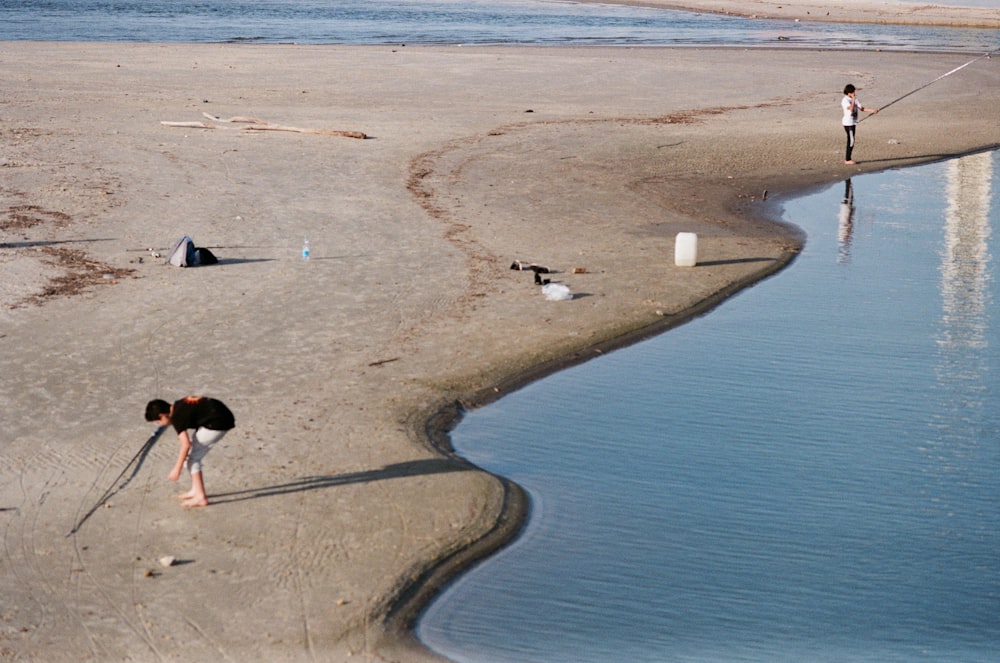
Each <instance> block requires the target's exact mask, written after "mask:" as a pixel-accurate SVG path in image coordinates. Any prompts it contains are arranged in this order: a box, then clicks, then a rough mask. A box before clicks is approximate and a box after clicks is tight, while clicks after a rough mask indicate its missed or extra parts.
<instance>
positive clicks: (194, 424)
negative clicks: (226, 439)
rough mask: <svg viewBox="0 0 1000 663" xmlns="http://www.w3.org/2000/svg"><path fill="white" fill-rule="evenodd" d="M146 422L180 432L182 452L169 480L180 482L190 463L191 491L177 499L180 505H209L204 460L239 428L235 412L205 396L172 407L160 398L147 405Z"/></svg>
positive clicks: (189, 398) (186, 398)
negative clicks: (229, 434) (203, 472)
mask: <svg viewBox="0 0 1000 663" xmlns="http://www.w3.org/2000/svg"><path fill="white" fill-rule="evenodd" d="M146 421H155V422H156V423H157V424H159V425H160V426H168V425H172V426H173V427H174V430H176V431H177V440H178V441H179V442H180V445H181V446H180V452H179V453H178V455H177V462H176V463H175V464H174V469H172V470H171V471H170V474H169V475H167V478H168V479H170V480H171V481H177V480H178V479H179V478H180V477H181V471H182V470H183V469H184V464H185V462H186V463H187V468H188V473H189V474H190V475H191V490H189V491H188V492H186V493H181V494H180V495H179V496H178V497H180V499H181V506H186V507H198V506H208V496H207V495H205V482H204V480H203V478H202V476H201V459H202V458H204V457H205V454H207V453H208V451H209V449H211V448H212V445H214V444H215V443H216V442H218V441H219V440H221V439H222V438H223V436H225V434H226V433H227V432H228V431H230V430H232V429H233V428H235V427H236V420H235V419H234V417H233V413H232V412H230V411H229V408H228V407H226V405H225V403H223V402H222V401H219V400H216V399H214V398H207V397H204V396H187V397H185V398H182V399H180V400H179V401H176V402H175V403H174V404H173V405H171V404H170V403H168V402H166V401H164V400H161V399H159V398H157V399H155V400H151V401H149V403H147V404H146ZM189 431H191V432H190V433H189Z"/></svg>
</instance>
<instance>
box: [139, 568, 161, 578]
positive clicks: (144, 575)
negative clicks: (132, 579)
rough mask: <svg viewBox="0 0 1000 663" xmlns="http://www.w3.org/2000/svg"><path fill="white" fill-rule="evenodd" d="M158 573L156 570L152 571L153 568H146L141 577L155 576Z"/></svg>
mask: <svg viewBox="0 0 1000 663" xmlns="http://www.w3.org/2000/svg"><path fill="white" fill-rule="evenodd" d="M158 575H160V574H159V573H157V572H156V571H154V570H153V569H146V570H145V571H143V573H142V577H143V578H155V577H156V576H158Z"/></svg>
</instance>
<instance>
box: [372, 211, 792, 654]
mask: <svg viewBox="0 0 1000 663" xmlns="http://www.w3.org/2000/svg"><path fill="white" fill-rule="evenodd" d="M776 223H780V222H776ZM781 225H784V224H781ZM799 248H801V247H799ZM798 254H799V251H798V250H797V251H794V252H792V251H790V252H788V253H786V254H785V255H784V256H782V258H781V259H779V260H776V261H775V262H774V263H772V264H771V265H770V266H769V267H768V268H766V269H763V270H761V271H760V272H758V273H756V274H752V275H748V276H747V277H746V278H744V279H742V280H740V281H738V282H734V283H732V284H730V285H729V286H727V287H725V288H723V289H721V290H719V291H717V292H715V293H713V294H712V295H710V296H708V297H706V298H705V299H703V300H701V301H700V302H698V303H696V304H695V305H694V306H692V307H690V308H689V309H686V310H684V311H682V312H679V313H676V314H673V315H670V316H666V317H664V318H663V319H662V320H661V321H658V322H655V323H652V324H650V325H648V326H645V327H642V328H639V329H636V330H634V331H631V332H629V333H626V334H623V335H622V336H618V337H615V338H612V339H609V340H606V341H602V342H601V343H597V344H594V345H592V346H589V347H587V348H583V349H581V350H577V351H574V352H573V353H571V354H569V355H564V356H561V357H558V358H555V359H552V360H549V361H547V362H544V363H541V364H537V365H534V366H531V367H528V368H526V369H525V370H523V371H521V372H518V373H515V374H513V375H510V376H508V377H507V378H505V379H503V380H501V381H499V382H497V383H496V384H493V385H489V386H486V387H482V388H480V389H478V390H477V391H475V392H473V393H471V394H469V395H468V396H467V397H465V398H461V399H460V400H459V401H455V402H452V403H448V404H445V405H443V406H442V407H441V408H440V409H439V410H437V411H436V412H435V413H433V414H432V415H430V416H429V417H427V416H426V415H415V419H416V420H417V422H421V423H419V425H417V426H416V427H415V428H414V435H415V436H416V437H417V438H418V439H422V440H424V441H425V443H426V444H428V445H429V446H431V447H432V448H433V449H434V450H435V451H437V453H439V454H440V455H441V456H442V458H448V459H449V460H457V461H458V462H461V463H468V461H466V460H465V459H464V458H462V457H461V456H460V455H459V454H458V453H457V452H456V451H455V449H454V447H453V446H452V443H451V435H450V432H451V431H452V430H454V429H455V427H456V426H457V425H458V424H459V422H460V421H461V419H462V417H463V416H464V412H466V411H468V410H472V409H477V408H480V407H484V406H486V405H489V404H490V403H492V402H495V401H498V400H499V399H501V398H503V397H504V396H505V395H507V394H510V393H512V392H514V391H517V390H518V389H520V388H521V387H524V386H526V385H528V384H530V383H533V382H536V381H538V380H542V379H544V378H545V377H547V376H550V375H553V374H554V373H557V372H559V371H561V370H564V369H566V368H570V367H572V366H576V365H579V364H582V363H584V362H586V361H589V360H591V359H595V358H596V357H598V356H600V355H602V354H605V353H608V352H612V351H614V350H619V349H622V348H626V347H628V346H631V345H634V344H636V343H640V342H642V341H644V340H647V339H650V338H653V337H655V336H658V335H660V334H663V333H666V332H668V331H670V330H671V329H674V328H676V327H679V326H681V325H683V324H685V323H687V322H690V321H691V320H694V319H696V318H698V317H701V316H703V315H708V314H709V313H711V311H712V310H713V309H714V308H716V307H717V306H719V305H721V304H722V303H723V302H724V301H725V300H727V299H729V298H730V297H732V296H733V295H735V294H737V293H739V292H740V291H742V290H744V289H746V288H749V287H752V286H754V285H757V284H758V283H760V282H762V281H764V280H766V279H768V278H769V277H771V276H773V275H775V274H777V273H778V272H780V271H781V270H783V269H785V268H786V267H788V266H790V265H791V263H792V262H794V260H795V258H796V257H797V256H798ZM468 464H469V465H470V466H472V467H475V468H476V469H477V470H478V471H480V472H486V473H487V474H490V475H491V476H493V477H494V479H496V480H497V481H499V482H500V483H501V485H502V486H503V491H504V496H505V499H504V500H503V501H502V506H501V508H500V512H499V516H498V517H497V520H496V524H495V526H494V527H493V528H492V529H491V530H490V531H488V532H487V533H486V534H485V535H483V536H482V537H481V538H480V539H477V540H476V541H473V542H472V543H470V544H469V545H467V546H465V547H463V548H460V549H458V550H455V551H449V552H448V553H447V554H445V555H442V556H441V557H440V558H438V559H435V560H430V561H429V564H428V568H427V569H426V570H424V571H422V572H421V573H420V574H419V576H418V577H416V578H414V579H413V580H412V582H409V583H407V584H406V585H405V586H404V587H402V588H401V590H400V592H399V593H398V594H397V596H396V597H395V598H393V599H392V600H391V601H389V608H388V610H387V614H386V617H385V620H384V623H385V627H386V631H387V632H388V633H390V634H392V636H393V637H394V638H395V639H397V640H398V641H399V642H400V643H402V644H403V646H404V649H411V648H412V649H416V650H418V651H420V652H424V651H426V650H427V647H426V645H425V644H424V643H423V642H422V641H420V640H419V638H417V637H416V633H415V627H416V623H417V622H418V621H419V619H420V616H421V614H422V613H423V611H424V609H425V608H426V607H427V605H428V604H429V603H430V602H431V601H433V600H434V599H435V598H436V597H437V596H438V594H440V593H441V591H442V590H443V589H445V588H446V587H447V586H448V585H449V584H450V583H451V582H452V581H454V580H455V579H457V578H458V577H459V576H460V575H462V574H463V573H465V572H466V571H468V570H469V569H470V568H471V567H472V566H474V565H475V564H476V563H478V562H479V561H481V560H483V559H485V558H487V557H489V556H490V555H492V554H493V553H495V552H497V551H499V550H501V549H503V548H504V547H506V546H507V545H508V544H510V543H511V542H512V541H514V540H515V539H516V538H517V537H518V536H519V535H520V533H521V531H522V530H523V528H524V526H525V525H526V524H527V520H528V518H529V517H530V509H529V504H528V497H527V493H526V492H525V491H524V489H523V488H522V487H521V486H519V485H518V484H517V483H516V482H514V481H511V480H510V479H507V478H506V477H503V476H501V475H496V474H492V473H489V472H487V471H486V470H483V469H482V468H479V467H477V466H475V465H474V464H472V463H468ZM444 660H449V659H444Z"/></svg>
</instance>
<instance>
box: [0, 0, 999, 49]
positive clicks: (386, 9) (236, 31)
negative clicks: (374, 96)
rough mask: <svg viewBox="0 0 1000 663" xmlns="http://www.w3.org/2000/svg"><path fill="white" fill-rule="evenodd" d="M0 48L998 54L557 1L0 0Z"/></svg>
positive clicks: (965, 40)
mask: <svg viewBox="0 0 1000 663" xmlns="http://www.w3.org/2000/svg"><path fill="white" fill-rule="evenodd" d="M0 40H42V41H126V42H244V43H278V42H294V43H303V44H328V43H339V44H395V43H408V44H574V45H583V44H614V45H623V44H628V45H702V46H704V45H710V46H711V45H714V46H719V45H726V46H763V45H766V46H782V47H791V46H799V47H801V46H811V47H812V46H815V47H829V48H883V49H928V50H931V49H932V50H941V51H970V52H985V51H987V50H991V49H992V48H995V47H996V44H995V42H996V31H995V30H969V29H959V28H916V27H902V26H891V25H847V24H832V23H809V22H799V23H796V22H794V21H765V20H748V19H741V18H733V17H726V16H716V15H708V14H697V13H692V12H680V11H672V10H664V9H650V8H643V7H626V6H619V5H602V4H591V3H585V4H581V3H574V2H564V1H561V0H405V1H399V0H245V1H240V2H235V1H234V0H169V1H164V0H114V1H112V0H41V1H39V0H0Z"/></svg>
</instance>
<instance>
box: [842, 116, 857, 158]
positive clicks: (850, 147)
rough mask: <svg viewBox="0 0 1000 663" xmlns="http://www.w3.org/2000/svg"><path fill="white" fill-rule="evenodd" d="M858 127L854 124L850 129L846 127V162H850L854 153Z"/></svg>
mask: <svg viewBox="0 0 1000 663" xmlns="http://www.w3.org/2000/svg"><path fill="white" fill-rule="evenodd" d="M856 126H857V125H854V124H852V125H851V126H849V127H844V132H845V133H847V152H846V155H845V156H844V161H850V160H851V153H852V152H854V129H855V128H856Z"/></svg>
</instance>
